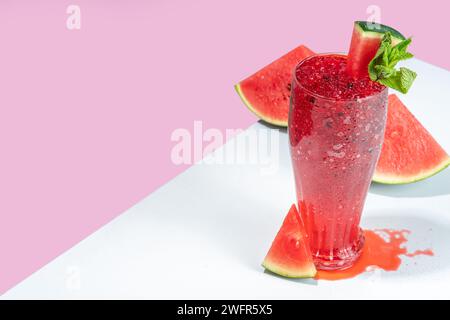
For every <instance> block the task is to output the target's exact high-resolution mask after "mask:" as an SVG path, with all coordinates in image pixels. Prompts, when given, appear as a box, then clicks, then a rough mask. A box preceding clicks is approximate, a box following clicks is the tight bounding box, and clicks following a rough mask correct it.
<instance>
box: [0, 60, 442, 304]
mask: <svg viewBox="0 0 450 320" xmlns="http://www.w3.org/2000/svg"><path fill="white" fill-rule="evenodd" d="M408 64H409V66H410V67H411V68H413V69H414V70H416V71H417V72H418V74H419V78H418V80H417V82H416V84H415V85H414V87H413V88H412V91H411V92H410V94H408V96H401V99H402V100H403V101H404V102H405V103H406V105H407V106H408V107H409V108H410V110H411V111H412V112H413V113H414V114H415V115H416V117H417V118H418V119H420V121H421V122H422V123H423V124H424V126H425V127H426V128H428V129H429V131H430V132H431V133H432V134H433V135H434V136H435V137H436V139H437V140H438V141H439V142H440V143H441V144H442V146H443V147H444V148H445V149H446V150H447V151H450V125H449V122H450V73H449V72H447V71H445V70H443V69H439V68H437V67H434V66H431V65H429V64H426V63H423V62H420V61H418V60H412V61H410V62H409V63H408ZM265 128H266V127H265V126H263V125H262V124H259V123H257V124H255V125H253V126H252V127H251V128H249V129H248V130H259V129H265ZM167 138H168V139H169V137H167ZM232 147H233V144H232V143H228V144H226V145H225V146H224V147H223V149H220V150H222V151H223V150H225V152H227V149H230V148H232ZM279 150H280V153H279V155H280V158H279V161H280V162H279V164H280V167H279V170H278V172H277V174H265V175H262V174H261V167H260V166H258V165H255V164H241V165H226V164H222V165H221V164H214V165H213V164H197V165H194V166H192V167H191V168H190V169H188V170H187V171H185V172H184V173H183V174H181V175H179V176H178V177H176V178H175V179H173V180H172V181H170V182H168V183H167V184H165V185H164V186H163V187H161V188H160V189H159V190H157V191H156V192H154V193H152V194H151V195H149V196H148V197H147V198H145V199H144V200H143V201H141V202H140V203H138V204H137V205H135V206H134V207H132V208H130V209H129V210H127V211H126V212H125V213H123V214H122V215H121V216H119V217H118V218H116V219H115V220H113V221H112V222H110V223H109V224H107V225H106V226H104V227H102V228H101V229H100V230H98V231H97V232H95V233H94V234H92V235H91V236H89V237H88V238H86V239H85V240H83V241H82V242H80V243H79V244H78V245H76V246H75V247H73V248H71V249H69V250H68V251H67V252H65V253H64V254H63V255H61V256H59V257H57V258H56V259H55V260H53V261H52V262H50V263H49V264H47V265H46V266H45V267H43V268H42V269H40V270H38V271H37V272H35V273H34V274H33V275H31V276H30V277H28V278H27V279H25V280H24V281H22V282H21V283H20V284H18V285H16V286H15V287H14V288H12V289H10V290H9V291H8V292H7V293H5V294H4V295H3V296H2V298H3V299H15V298H57V299H66V298H68V299H79V298H138V299H140V298H149V299H222V298H223V299H241V298H243V299H244V298H245V299H259V298H264V299H315V298H323V299H328V298H356V299H361V298H447V299H448V298H450V290H448V289H449V288H450V169H447V170H445V171H444V172H442V173H440V174H439V175H437V176H434V177H432V178H430V179H428V180H426V181H423V182H418V183H416V184H411V185H406V186H383V185H372V187H371V189H370V193H369V196H368V198H367V202H366V207H365V211H364V214H363V221H362V224H363V226H364V227H366V228H394V229H403V228H406V229H410V230H411V231H412V234H411V235H410V238H409V242H408V248H409V249H410V250H414V249H426V248H429V247H431V248H432V249H433V250H434V252H435V256H434V257H429V256H417V257H415V258H407V257H405V258H403V259H402V260H403V264H402V266H401V267H400V270H399V271H397V272H385V271H381V270H378V271H375V272H371V273H365V274H362V275H360V276H358V277H356V278H353V279H349V280H341V281H315V280H287V279H283V278H279V277H277V276H273V275H271V274H267V273H265V272H264V271H263V268H262V267H261V266H260V263H261V261H262V260H263V258H264V256H265V254H266V252H267V249H268V248H269V246H270V243H271V241H272V239H273V238H274V236H275V234H276V232H277V230H278V228H279V226H280V224H281V222H282V219H283V217H284V216H285V214H286V212H287V210H288V209H289V206H290V205H291V204H292V203H293V202H294V201H295V194H294V185H293V177H292V169H291V163H290V159H289V153H288V145H287V135H286V133H285V132H282V133H281V143H280V146H279ZM220 152H221V151H217V152H216V153H215V154H213V155H212V157H217V156H218V155H220ZM210 159H211V158H210ZM93 214H94V213H93Z"/></svg>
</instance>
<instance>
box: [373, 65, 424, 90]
mask: <svg viewBox="0 0 450 320" xmlns="http://www.w3.org/2000/svg"><path fill="white" fill-rule="evenodd" d="M416 77H417V74H416V73H415V72H414V71H412V70H409V69H408V68H403V67H402V68H400V70H394V72H393V73H392V74H390V75H389V76H387V77H381V78H380V79H378V80H377V81H378V82H379V83H381V84H383V85H385V86H386V87H389V88H392V89H395V90H397V91H400V92H401V93H408V90H409V88H411V86H412V84H413V82H414V80H415V79H416Z"/></svg>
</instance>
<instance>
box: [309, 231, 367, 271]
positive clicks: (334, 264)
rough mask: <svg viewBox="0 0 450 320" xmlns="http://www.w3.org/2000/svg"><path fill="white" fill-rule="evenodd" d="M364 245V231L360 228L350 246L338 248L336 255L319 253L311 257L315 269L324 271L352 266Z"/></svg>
mask: <svg viewBox="0 0 450 320" xmlns="http://www.w3.org/2000/svg"><path fill="white" fill-rule="evenodd" d="M363 246H364V233H363V231H362V230H361V229H360V230H359V236H358V238H357V240H356V241H355V242H354V243H353V245H352V246H350V247H348V248H345V249H343V250H340V251H339V253H337V254H336V255H326V256H325V255H320V254H317V255H315V256H314V257H313V259H314V264H315V265H316V269H318V270H325V271H337V270H345V269H348V268H350V267H352V266H353V264H354V263H355V262H356V260H358V258H359V257H360V256H361V252H362V248H363Z"/></svg>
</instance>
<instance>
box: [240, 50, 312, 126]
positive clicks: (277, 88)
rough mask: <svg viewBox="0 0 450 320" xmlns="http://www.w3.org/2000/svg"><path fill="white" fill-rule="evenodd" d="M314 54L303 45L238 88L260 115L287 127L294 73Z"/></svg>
mask: <svg viewBox="0 0 450 320" xmlns="http://www.w3.org/2000/svg"><path fill="white" fill-rule="evenodd" d="M313 54H314V52H312V51H311V50H310V49H308V48H307V47H305V46H303V45H301V46H299V47H297V48H295V49H294V50H292V51H290V52H288V53H287V54H285V55H284V56H282V57H281V58H279V59H277V60H275V61H274V62H272V63H271V64H269V65H267V66H266V67H264V68H262V69H261V70H259V71H258V72H256V73H255V74H253V75H251V76H250V77H248V78H247V79H245V80H242V81H241V82H239V83H238V84H237V85H235V89H236V91H237V93H238V94H239V96H240V97H241V99H242V101H243V102H244V104H245V105H246V106H247V107H248V109H250V111H252V112H253V113H254V114H255V115H256V116H257V117H258V118H260V119H262V120H264V121H266V122H268V123H270V124H273V125H276V126H282V127H287V122H288V113H289V98H290V94H291V82H292V72H293V70H294V68H295V66H296V65H297V64H298V63H299V62H300V61H302V60H303V59H305V58H307V57H309V56H311V55H313Z"/></svg>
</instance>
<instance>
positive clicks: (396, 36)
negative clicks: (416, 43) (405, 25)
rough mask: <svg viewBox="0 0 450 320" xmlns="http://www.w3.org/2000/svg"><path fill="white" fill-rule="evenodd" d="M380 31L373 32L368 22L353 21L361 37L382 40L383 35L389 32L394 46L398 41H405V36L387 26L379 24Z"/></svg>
mask: <svg viewBox="0 0 450 320" xmlns="http://www.w3.org/2000/svg"><path fill="white" fill-rule="evenodd" d="M379 26H380V29H378V30H373V29H371V27H370V26H369V22H367V21H355V29H356V30H358V32H359V33H360V34H361V36H362V37H370V38H380V39H381V38H383V36H384V34H385V33H386V32H390V33H391V35H392V38H393V42H394V44H397V43H398V42H400V41H403V40H405V39H406V38H405V36H404V35H402V34H401V33H400V32H398V31H397V30H395V29H394V28H391V27H389V26H386V25H384V24H381V23H380V24H379Z"/></svg>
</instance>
